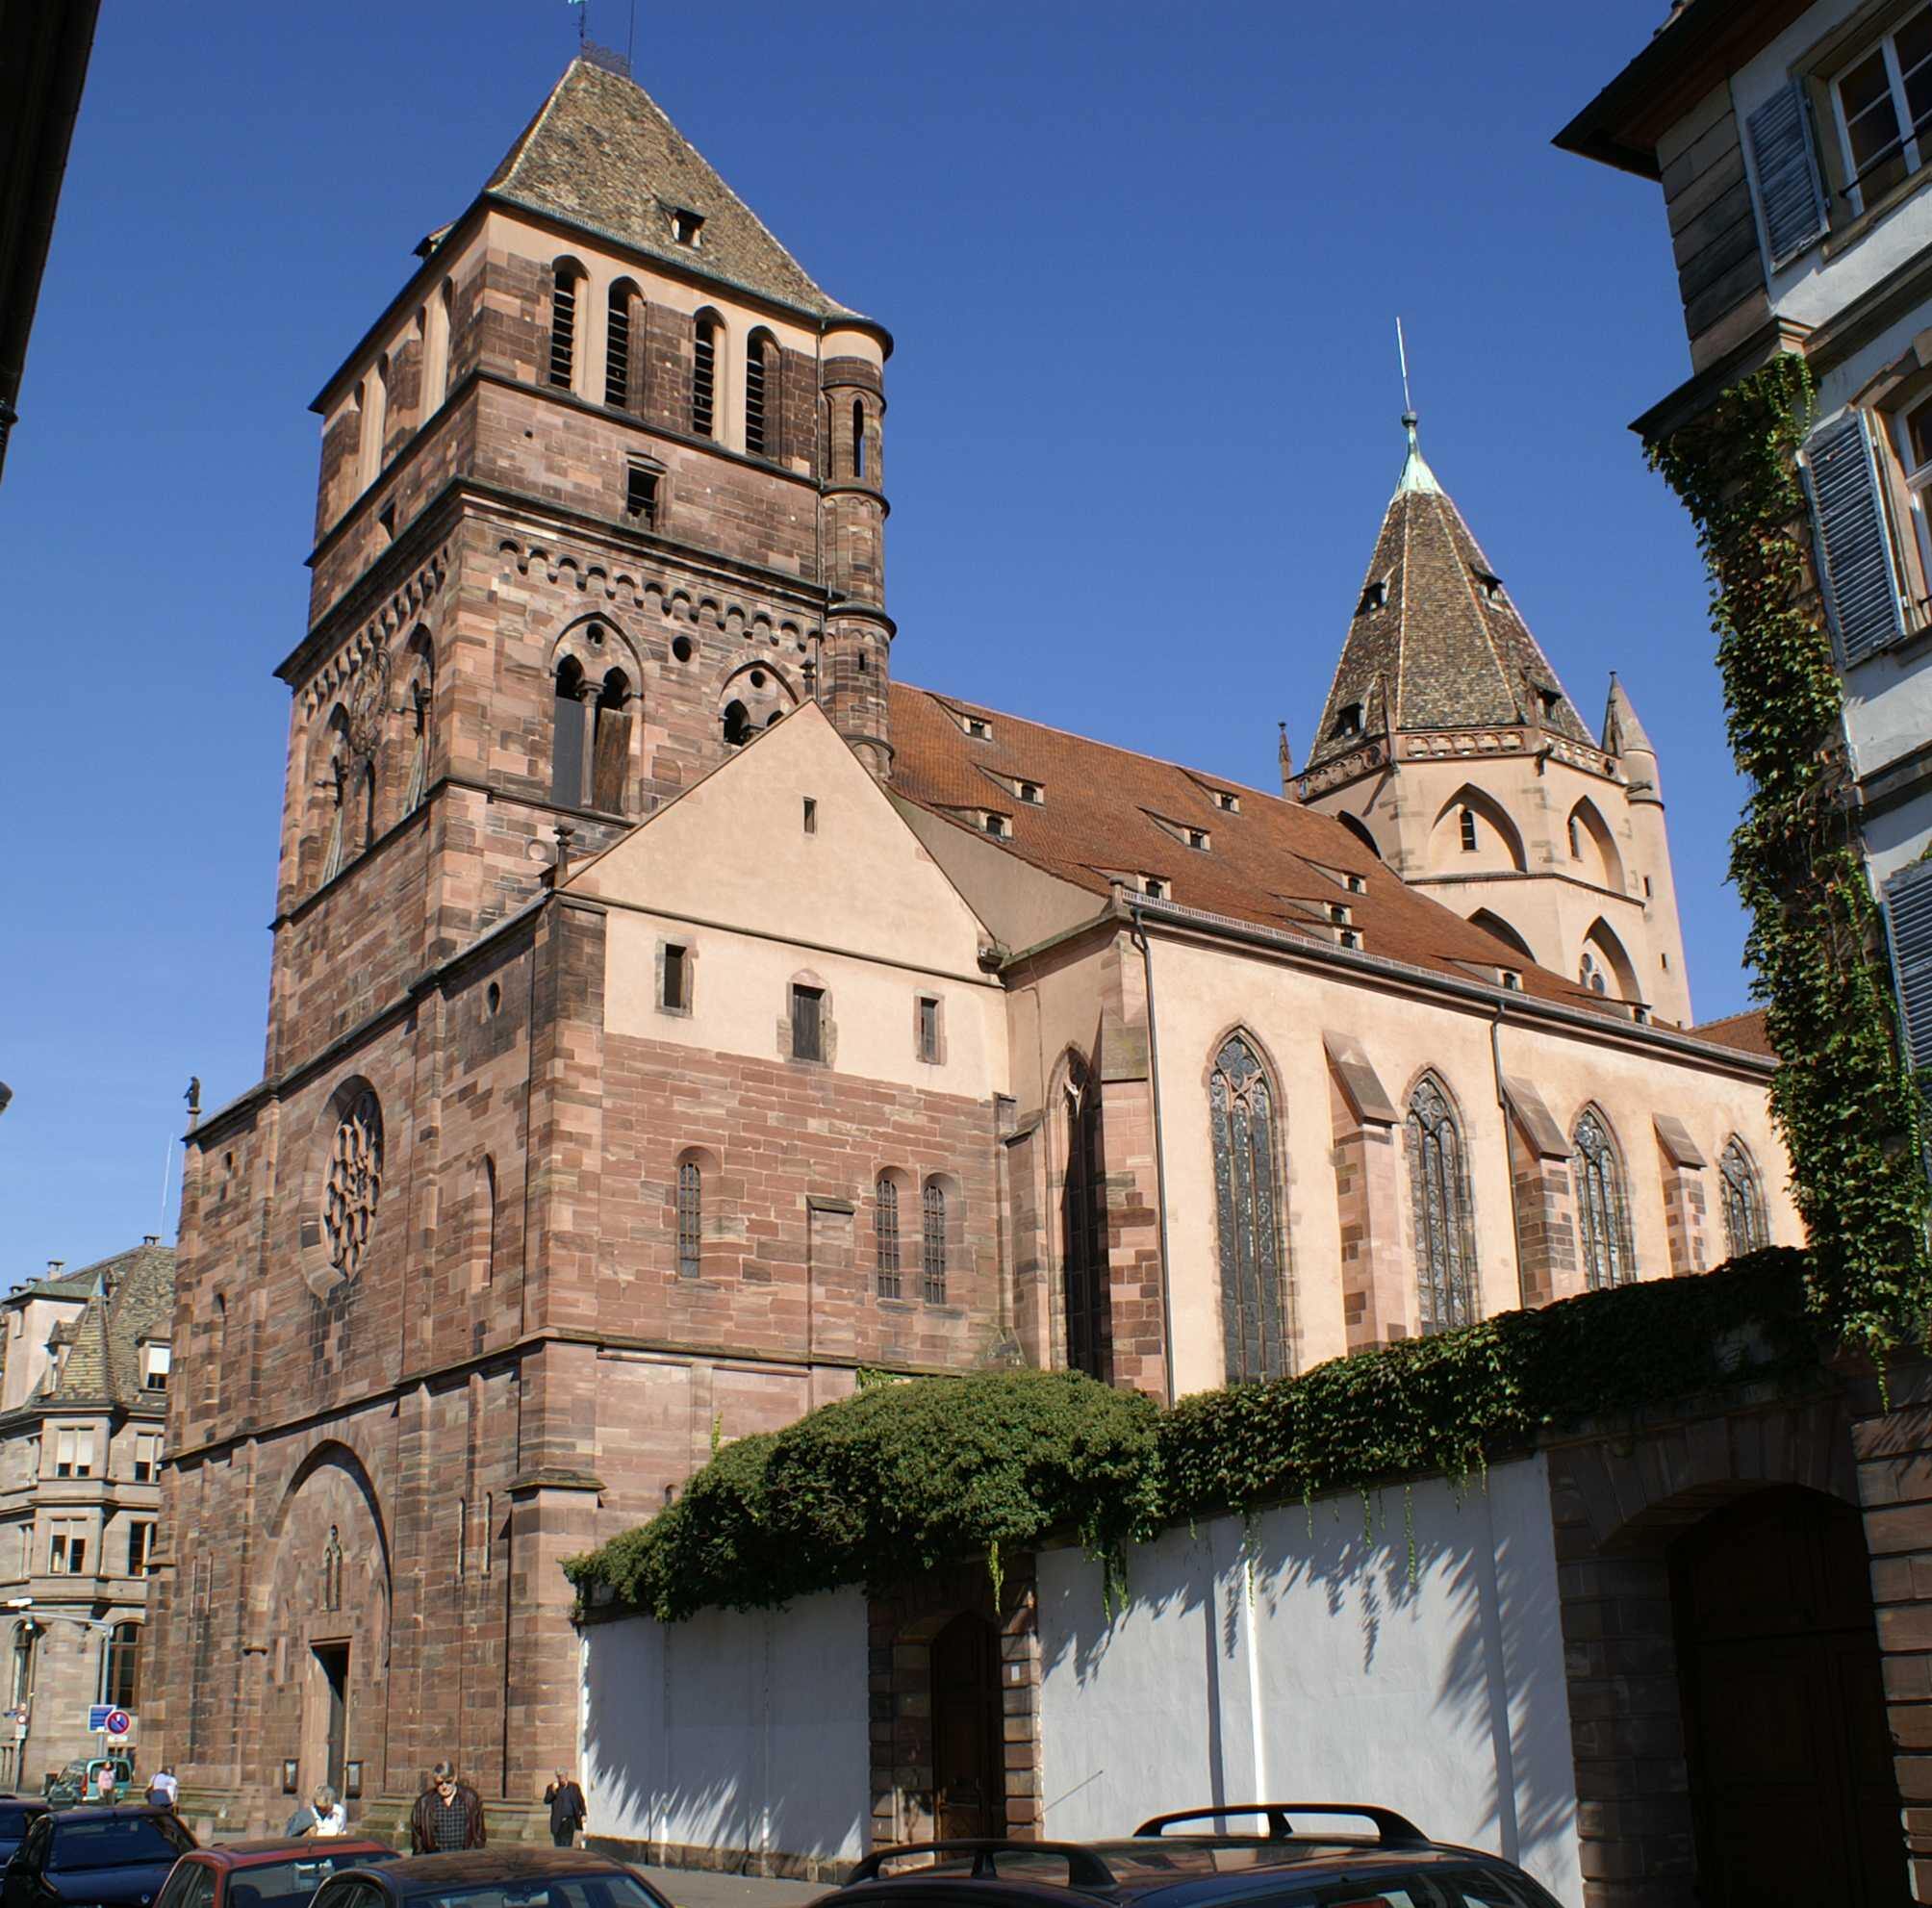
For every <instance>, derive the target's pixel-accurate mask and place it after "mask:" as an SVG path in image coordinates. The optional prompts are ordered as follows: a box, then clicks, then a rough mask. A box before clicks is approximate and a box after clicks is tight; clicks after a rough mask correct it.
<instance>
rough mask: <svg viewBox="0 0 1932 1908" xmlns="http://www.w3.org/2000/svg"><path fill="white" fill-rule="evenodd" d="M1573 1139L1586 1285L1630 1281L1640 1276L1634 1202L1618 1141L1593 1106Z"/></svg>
mask: <svg viewBox="0 0 1932 1908" xmlns="http://www.w3.org/2000/svg"><path fill="white" fill-rule="evenodd" d="M1570 1144H1571V1145H1572V1146H1574V1147H1575V1149H1576V1151H1575V1152H1574V1154H1572V1155H1571V1158H1570V1176H1571V1178H1572V1179H1573V1180H1574V1181H1575V1183H1576V1225H1577V1242H1578V1245H1579V1246H1580V1247H1581V1249H1582V1252H1583V1277H1584V1284H1585V1285H1588V1286H1589V1289H1590V1290H1591V1291H1597V1290H1600V1289H1601V1288H1602V1287H1603V1286H1605V1285H1629V1284H1630V1283H1631V1282H1632V1281H1633V1280H1634V1279H1635V1278H1636V1277H1637V1268H1636V1265H1635V1264H1634V1263H1633V1262H1632V1259H1633V1255H1632V1252H1631V1245H1630V1202H1629V1200H1628V1199H1627V1198H1626V1197H1625V1194H1624V1190H1623V1167H1622V1165H1621V1163H1620V1162H1619V1161H1618V1159H1617V1157H1616V1146H1615V1143H1614V1141H1613V1140H1612V1139H1611V1136H1610V1129H1609V1128H1608V1127H1607V1126H1606V1125H1605V1124H1604V1122H1603V1119H1602V1117H1601V1116H1600V1115H1599V1114H1598V1113H1597V1112H1596V1110H1595V1109H1594V1108H1593V1107H1586V1108H1585V1109H1584V1112H1583V1114H1582V1116H1581V1117H1580V1118H1579V1119H1578V1121H1577V1123H1576V1131H1575V1132H1573V1133H1572V1134H1571V1135H1570Z"/></svg>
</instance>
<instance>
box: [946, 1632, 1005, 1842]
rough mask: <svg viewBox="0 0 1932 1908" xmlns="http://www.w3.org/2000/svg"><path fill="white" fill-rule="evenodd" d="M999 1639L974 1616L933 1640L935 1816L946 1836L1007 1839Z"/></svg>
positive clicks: (996, 1634) (995, 1633)
mask: <svg viewBox="0 0 1932 1908" xmlns="http://www.w3.org/2000/svg"><path fill="white" fill-rule="evenodd" d="M1001 1738H1002V1731H1001V1707H1000V1638H999V1635H998V1633H997V1632H996V1631H995V1630H994V1628H993V1626H992V1624H990V1623H989V1622H987V1620H986V1619H985V1618H984V1617H983V1616H977V1615H973V1614H972V1613H971V1612H970V1611H969V1612H967V1613H965V1614H964V1615H958V1616H955V1617H953V1620H952V1621H951V1622H950V1623H948V1624H947V1626H946V1627H945V1628H944V1629H943V1630H941V1631H940V1632H939V1634H938V1635H937V1636H936V1637H934V1638H933V1640H932V1787H933V1798H932V1801H933V1813H934V1815H935V1816H936V1817H937V1819H938V1832H939V1834H940V1835H941V1836H942V1837H947V1836H959V1835H1004V1834H1005V1832H1006V1789H1005V1774H1004V1759H1003V1757H1002V1754H1001Z"/></svg>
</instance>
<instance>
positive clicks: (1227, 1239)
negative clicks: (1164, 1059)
mask: <svg viewBox="0 0 1932 1908" xmlns="http://www.w3.org/2000/svg"><path fill="white" fill-rule="evenodd" d="M1208 1121H1209V1125H1210V1128H1211V1131H1212V1138H1213V1150H1214V1208H1215V1234H1216V1241H1217V1245H1218V1248H1219V1259H1220V1272H1221V1339H1222V1346H1223V1350H1224V1352H1225V1354H1226V1359H1227V1374H1228V1382H1229V1384H1231V1385H1235V1384H1240V1383H1243V1382H1244V1381H1247V1380H1251V1379H1263V1378H1280V1377H1281V1376H1282V1375H1283V1374H1284V1373H1285V1372H1286V1371H1287V1370H1288V1367H1289V1357H1288V1333H1287V1318H1286V1310H1287V1308H1286V1304H1285V1295H1284V1280H1283V1277H1282V1259H1283V1253H1282V1221H1281V1206H1280V1201H1279V1199H1278V1197H1277V1195H1276V1190H1275V1098H1274V1092H1273V1089H1272V1088H1271V1087H1270V1085H1269V1083H1268V1075H1267V1071H1266V1069H1265V1068H1264V1067H1263V1066H1262V1065H1261V1060H1260V1056H1258V1054H1257V1053H1256V1052H1255V1050H1254V1048H1252V1047H1251V1046H1250V1045H1249V1044H1248V1042H1247V1041H1246V1040H1245V1039H1243V1038H1242V1037H1241V1035H1240V1034H1238V1033H1236V1034H1233V1035H1231V1036H1230V1037H1229V1038H1228V1039H1227V1040H1226V1041H1225V1042H1224V1043H1223V1045H1222V1047H1221V1051H1220V1052H1219V1053H1218V1054H1217V1055H1216V1056H1214V1071H1213V1073H1212V1075H1211V1076H1210V1078H1209V1080H1208Z"/></svg>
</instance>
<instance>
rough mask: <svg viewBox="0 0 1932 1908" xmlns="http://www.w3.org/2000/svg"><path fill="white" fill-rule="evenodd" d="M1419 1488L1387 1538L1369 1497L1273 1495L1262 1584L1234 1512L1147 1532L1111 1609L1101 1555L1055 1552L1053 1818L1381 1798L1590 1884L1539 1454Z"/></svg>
mask: <svg viewBox="0 0 1932 1908" xmlns="http://www.w3.org/2000/svg"><path fill="white" fill-rule="evenodd" d="M1412 1501H1413V1517H1414V1529H1415V1543H1416V1551H1417V1565H1418V1574H1417V1580H1416V1582H1415V1583H1413V1584H1412V1585H1411V1583H1410V1581H1409V1576H1408V1562H1407V1545H1406V1543H1405V1539H1404V1527H1403V1498H1402V1492H1401V1491H1400V1490H1390V1491H1388V1492H1385V1494H1384V1495H1383V1497H1382V1500H1381V1503H1380V1505H1379V1508H1378V1513H1377V1530H1376V1535H1375V1538H1374V1540H1373V1541H1364V1539H1363V1536H1362V1513H1361V1507H1360V1503H1359V1502H1357V1501H1356V1500H1355V1499H1353V1498H1345V1499H1332V1500H1325V1501H1324V1502H1322V1503H1320V1504H1317V1505H1316V1506H1315V1507H1314V1512H1313V1522H1312V1529H1311V1528H1310V1523H1309V1514H1308V1513H1307V1512H1304V1511H1302V1510H1300V1509H1299V1508H1297V1509H1292V1510H1285V1511H1277V1512H1272V1513H1270V1514H1267V1515H1265V1516H1263V1517H1262V1518H1260V1519H1259V1520H1258V1523H1257V1526H1256V1531H1255V1540H1256V1543H1255V1555H1254V1578H1253V1590H1252V1592H1251V1591H1250V1589H1249V1584H1248V1568H1247V1564H1246V1561H1245V1559H1244V1558H1243V1555H1242V1548H1241V1545H1242V1532H1241V1526H1240V1524H1239V1522H1238V1521H1237V1520H1235V1519H1233V1518H1221V1519H1218V1520H1216V1521H1214V1522H1212V1523H1208V1524H1204V1525H1202V1526H1201V1527H1200V1530H1199V1533H1198V1535H1195V1536H1191V1537H1190V1536H1189V1535H1188V1533H1186V1532H1185V1531H1176V1532H1172V1533H1170V1534H1169V1535H1168V1536H1167V1537H1166V1538H1164V1539H1162V1540H1161V1541H1160V1542H1158V1543H1157V1544H1155V1545H1153V1546H1151V1547H1150V1548H1148V1549H1146V1550H1142V1551H1136V1552H1135V1553H1134V1554H1133V1556H1132V1558H1131V1562H1130V1565H1129V1585H1128V1588H1129V1602H1128V1608H1127V1610H1126V1613H1125V1614H1124V1615H1122V1616H1120V1617H1119V1619H1118V1620H1117V1621H1116V1623H1115V1624H1114V1625H1113V1626H1112V1627H1110V1628H1109V1626H1108V1625H1107V1624H1106V1619H1105V1616H1104V1615H1103V1612H1102V1607H1101V1580H1100V1571H1099V1570H1098V1568H1097V1567H1096V1566H1095V1565H1092V1564H1090V1563H1089V1562H1087V1560H1086V1559H1085V1558H1084V1557H1082V1556H1081V1555H1080V1553H1079V1552H1078V1551H1071V1550H1063V1551H1054V1552H1051V1553H1049V1554H1048V1555H1046V1556H1045V1557H1043V1558H1042V1559H1041V1568H1040V1629H1041V1644H1042V1651H1043V1659H1044V1679H1045V1686H1044V1690H1043V1692H1042V1699H1041V1727H1042V1738H1043V1741H1042V1752H1043V1759H1044V1771H1043V1772H1044V1778H1045V1780H1044V1790H1043V1794H1044V1797H1045V1804H1046V1820H1045V1833H1046V1834H1047V1835H1049V1836H1053V1837H1059V1838H1064V1839H1068V1840H1084V1839H1086V1838H1088V1837H1093V1836H1100V1835H1118V1834H1122V1833H1124V1832H1126V1831H1129V1830H1131V1829H1132V1828H1133V1826H1134V1825H1135V1823H1136V1822H1137V1821H1139V1820H1141V1819H1144V1818H1146V1817H1147V1816H1150V1815H1155V1814H1157V1813H1159V1812H1160V1811H1162V1810H1166V1809H1179V1808H1187V1807H1190V1806H1208V1805H1211V1804H1213V1803H1216V1802H1243V1801H1255V1800H1304V1801H1368V1802H1378V1803H1381V1804H1383V1805H1385V1806H1386V1807H1389V1808H1395V1809H1399V1810H1401V1811H1402V1812H1403V1813H1404V1814H1406V1815H1408V1816H1409V1817H1411V1819H1413V1820H1414V1821H1416V1822H1417V1823H1418V1824H1419V1825H1420V1826H1421V1827H1422V1829H1423V1830H1424V1831H1425V1833H1427V1834H1429V1835H1432V1836H1435V1837H1436V1838H1437V1839H1438V1840H1445V1841H1451V1842H1462V1843H1467V1844H1471V1845H1473V1846H1476V1847H1481V1848H1487V1849H1492V1850H1495V1851H1497V1852H1499V1853H1501V1854H1503V1855H1506V1856H1508V1857H1509V1858H1511V1859H1512V1860H1513V1861H1517V1862H1520V1863H1521V1864H1522V1866H1523V1867H1524V1868H1526V1869H1528V1870H1530V1872H1531V1873H1532V1874H1534V1875H1535V1876H1536V1877H1537V1878H1538V1880H1539V1881H1541V1882H1542V1884H1543V1885H1544V1887H1546V1888H1548V1889H1550V1890H1551V1891H1552V1892H1553V1893H1554V1894H1555V1895H1557V1897H1558V1898H1559V1899H1560V1900H1563V1901H1578V1900H1580V1899H1581V1898H1582V1895H1583V1884H1582V1875H1581V1873H1580V1870H1579V1868H1578V1863H1577V1844H1576V1790H1575V1781H1574V1776H1573V1773H1572V1763H1571V1759H1570V1734H1569V1708H1568V1702H1567V1700H1566V1695H1565V1689H1564V1683H1563V1638H1562V1632H1561V1627H1560V1625H1559V1622H1558V1616H1557V1579H1556V1556H1555V1551H1554V1549H1553V1546H1552V1542H1551V1536H1550V1511H1549V1483H1548V1477H1547V1472H1546V1466H1545V1463H1544V1461H1543V1460H1542V1458H1541V1457H1539V1456H1538V1457H1536V1458H1532V1459H1528V1460H1524V1461H1520V1462H1517V1463H1510V1464H1506V1465H1501V1466H1499V1467H1497V1468H1496V1469H1494V1470H1492V1471H1491V1472H1490V1473H1489V1479H1488V1488H1487V1490H1485V1489H1484V1488H1482V1486H1481V1485H1480V1483H1478V1484H1472V1486H1471V1487H1470V1488H1469V1489H1468V1490H1467V1491H1466V1492H1465V1493H1463V1496H1462V1503H1461V1505H1460V1506H1459V1505H1458V1503H1457V1501H1456V1493H1455V1492H1454V1490H1453V1489H1452V1488H1450V1487H1449V1486H1448V1485H1447V1484H1444V1483H1441V1482H1436V1483H1430V1484H1424V1485H1419V1486H1417V1487H1416V1488H1415V1490H1414V1493H1413V1500H1412Z"/></svg>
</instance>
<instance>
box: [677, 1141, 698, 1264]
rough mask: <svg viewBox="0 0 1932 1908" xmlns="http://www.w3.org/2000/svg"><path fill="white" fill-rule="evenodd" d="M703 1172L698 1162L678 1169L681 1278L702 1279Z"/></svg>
mask: <svg viewBox="0 0 1932 1908" xmlns="http://www.w3.org/2000/svg"><path fill="white" fill-rule="evenodd" d="M703 1202H704V1185H703V1173H702V1170H701V1169H700V1168H699V1164H698V1161H697V1160H696V1159H687V1160H685V1161H684V1162H683V1164H682V1165H680V1166H679V1167H678V1169H677V1276H678V1277H679V1278H680V1279H695V1278H697V1277H698V1274H699V1270H700V1269H701V1267H702V1262H703V1236H704V1232H703V1222H704V1203H703Z"/></svg>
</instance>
